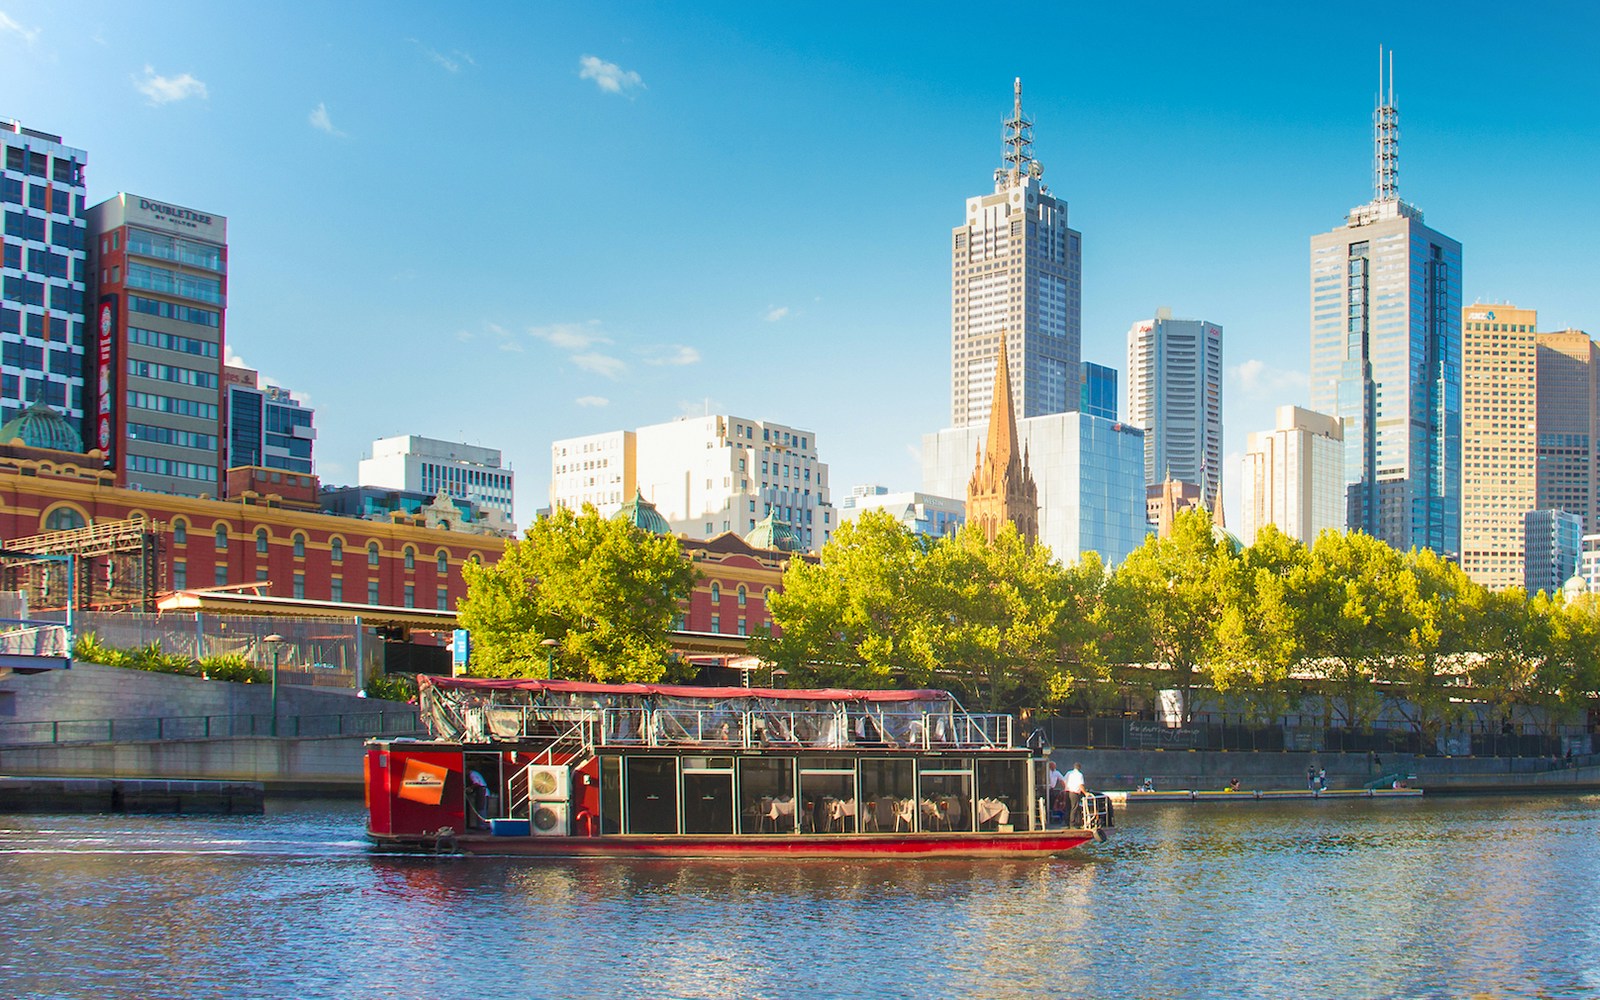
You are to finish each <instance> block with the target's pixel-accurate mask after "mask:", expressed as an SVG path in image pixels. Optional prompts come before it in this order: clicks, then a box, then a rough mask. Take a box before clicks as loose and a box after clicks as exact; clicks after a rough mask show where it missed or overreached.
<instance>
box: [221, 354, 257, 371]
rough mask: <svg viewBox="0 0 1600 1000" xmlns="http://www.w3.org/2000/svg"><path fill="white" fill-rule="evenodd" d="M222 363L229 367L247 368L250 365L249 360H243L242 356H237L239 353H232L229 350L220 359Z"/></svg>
mask: <svg viewBox="0 0 1600 1000" xmlns="http://www.w3.org/2000/svg"><path fill="white" fill-rule="evenodd" d="M222 363H223V364H225V365H227V366H229V367H231V368H249V367H250V363H249V362H247V361H245V359H244V358H241V357H239V355H237V354H235V353H233V352H232V351H229V352H228V354H227V356H226V357H224V358H223V359H222Z"/></svg>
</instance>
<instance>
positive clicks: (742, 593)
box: [739, 583, 749, 608]
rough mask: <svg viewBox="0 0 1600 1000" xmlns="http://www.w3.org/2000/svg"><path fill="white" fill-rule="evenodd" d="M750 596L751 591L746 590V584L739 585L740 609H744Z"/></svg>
mask: <svg viewBox="0 0 1600 1000" xmlns="http://www.w3.org/2000/svg"><path fill="white" fill-rule="evenodd" d="M748 595H749V591H747V590H745V589H744V584H742V583H741V584H739V607H741V608H742V607H744V602H745V598H746V597H747V596H748Z"/></svg>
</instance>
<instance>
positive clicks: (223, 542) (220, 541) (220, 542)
mask: <svg viewBox="0 0 1600 1000" xmlns="http://www.w3.org/2000/svg"><path fill="white" fill-rule="evenodd" d="M227 547H228V526H227V525H226V524H219V525H217V551H218V552H221V551H223V550H224V549H226V548H227Z"/></svg>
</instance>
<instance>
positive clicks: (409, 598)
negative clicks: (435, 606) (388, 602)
mask: <svg viewBox="0 0 1600 1000" xmlns="http://www.w3.org/2000/svg"><path fill="white" fill-rule="evenodd" d="M405 606H406V607H408V608H414V607H416V606H417V588H416V586H415V585H413V584H409V583H408V584H406V603H405Z"/></svg>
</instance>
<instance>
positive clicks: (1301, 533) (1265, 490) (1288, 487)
mask: <svg viewBox="0 0 1600 1000" xmlns="http://www.w3.org/2000/svg"><path fill="white" fill-rule="evenodd" d="M1247 444H1248V447H1247V448H1246V449H1245V454H1244V460H1243V463H1242V464H1243V470H1244V474H1243V476H1242V482H1241V486H1242V489H1241V493H1242V496H1241V497H1240V515H1241V518H1240V520H1241V522H1242V523H1241V524H1240V525H1239V538H1240V540H1241V541H1243V542H1244V543H1245V544H1246V545H1253V544H1255V540H1256V533H1257V532H1258V531H1260V530H1261V529H1262V528H1263V527H1265V526H1266V525H1269V524H1271V525H1276V526H1277V528H1278V530H1279V531H1281V532H1283V533H1284V534H1285V535H1288V536H1289V537H1290V538H1296V539H1299V540H1300V541H1301V542H1304V543H1305V544H1306V545H1310V544H1311V543H1312V542H1315V541H1316V540H1317V536H1318V535H1320V534H1321V533H1322V532H1323V531H1324V530H1326V529H1328V528H1332V529H1333V530H1334V531H1343V530H1344V428H1343V427H1341V426H1340V424H1339V421H1338V420H1336V419H1334V418H1333V417H1330V416H1328V415H1327V414H1325V413H1313V412H1312V411H1310V410H1305V409H1301V408H1300V407H1298V406H1280V407H1278V413H1277V427H1276V428H1275V429H1274V430H1270V431H1255V432H1252V433H1251V435H1250V437H1249V439H1248V441H1247Z"/></svg>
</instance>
